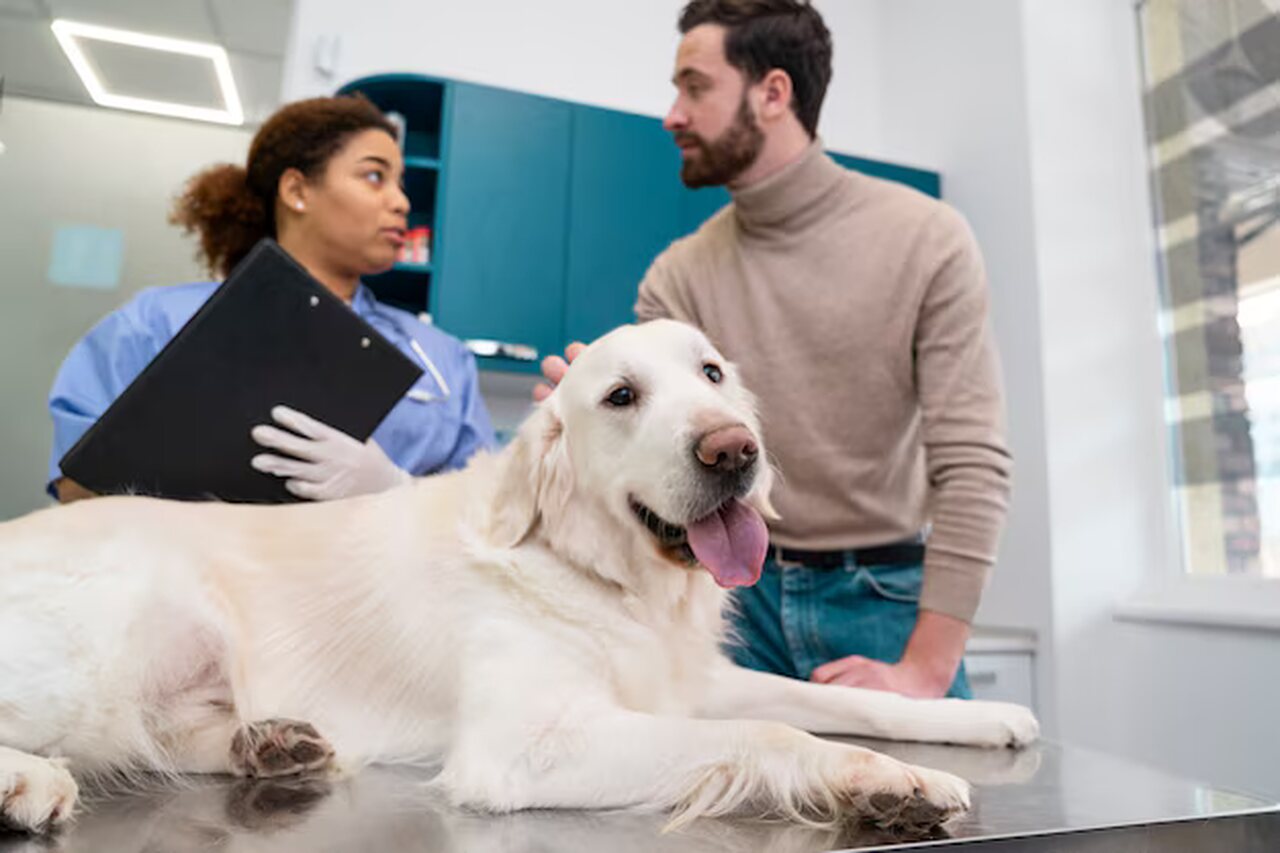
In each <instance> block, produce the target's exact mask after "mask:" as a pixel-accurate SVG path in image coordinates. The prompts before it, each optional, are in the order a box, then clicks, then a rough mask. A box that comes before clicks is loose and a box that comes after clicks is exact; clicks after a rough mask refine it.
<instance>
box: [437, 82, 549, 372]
mask: <svg viewBox="0 0 1280 853" xmlns="http://www.w3.org/2000/svg"><path fill="white" fill-rule="evenodd" d="M446 124H447V128H448V132H447V134H446V136H445V140H444V149H443V151H442V160H443V162H444V164H445V170H444V174H443V185H442V188H441V198H440V208H441V216H440V218H439V230H438V234H439V240H438V248H437V251H436V256H435V264H436V266H437V267H438V273H437V280H436V281H437V283H436V286H435V287H434V288H433V290H432V293H431V315H432V317H433V318H434V320H435V322H436V324H437V325H439V326H440V327H441V328H442V329H444V330H445V331H448V332H449V333H450V334H453V335H456V336H458V337H460V338H462V339H464V340H469V339H475V340H477V341H486V342H494V343H496V344H499V345H503V346H509V347H514V348H527V349H526V350H524V351H525V352H526V358H525V359H524V360H523V361H522V360H518V359H511V358H507V357H504V356H496V357H495V362H494V364H492V365H490V366H495V367H501V368H504V369H513V370H524V371H536V370H537V359H538V358H539V357H541V356H543V355H546V354H548V353H551V352H558V351H559V350H560V349H561V347H562V341H563V325H562V314H563V310H564V288H565V239H566V230H565V229H566V219H567V217H566V213H567V210H568V199H569V154H570V132H571V127H572V107H571V105H570V104H568V103H565V102H563V101H554V100H551V99H548V98H539V97H535V96H532V95H525V94H521V93H518V92H510V91H506V90H503V89H494V88H490V87H488V86H476V85H471V84H467V83H454V84H453V85H452V93H451V98H450V104H449V110H448V114H447V119H446ZM485 346H487V345H486V344H477V345H476V346H475V347H474V348H476V349H478V350H480V351H481V352H484V351H485V350H484V347H485ZM508 351H513V350H508ZM515 351H518V350H515Z"/></svg>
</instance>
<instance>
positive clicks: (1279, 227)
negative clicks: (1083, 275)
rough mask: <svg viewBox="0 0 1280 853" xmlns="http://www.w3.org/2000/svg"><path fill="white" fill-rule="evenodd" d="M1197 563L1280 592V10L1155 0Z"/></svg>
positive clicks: (1168, 253)
mask: <svg viewBox="0 0 1280 853" xmlns="http://www.w3.org/2000/svg"><path fill="white" fill-rule="evenodd" d="M1138 14H1139V16H1140V21H1139V24H1140V31H1141V34H1142V39H1143V55H1144V69H1143V71H1144V75H1145V76H1144V81H1145V86H1146V91H1145V93H1144V95H1145V104H1146V116H1147V142H1148V145H1149V150H1150V154H1151V163H1152V187H1153V195H1154V198H1155V204H1156V211H1155V216H1156V221H1157V227H1158V229H1159V237H1160V240H1159V249H1160V254H1161V258H1160V260H1161V269H1162V283H1161V289H1162V293H1161V301H1162V309H1163V310H1162V316H1161V330H1162V334H1163V338H1164V346H1165V354H1166V377H1167V403H1166V411H1167V419H1168V423H1169V428H1170V430H1171V436H1172V441H1171V443H1170V444H1171V447H1172V449H1173V455H1174V459H1173V473H1174V478H1173V479H1174V483H1175V488H1176V491H1177V495H1176V497H1177V505H1178V510H1179V516H1180V522H1181V529H1182V536H1183V541H1184V552H1185V555H1186V560H1185V565H1186V568H1187V571H1188V572H1189V573H1190V574H1192V575H1239V576H1244V577H1254V578H1259V577H1267V578H1280V0H1215V2H1212V3H1206V2H1203V0H1146V2H1142V3H1140V4H1139V6H1138Z"/></svg>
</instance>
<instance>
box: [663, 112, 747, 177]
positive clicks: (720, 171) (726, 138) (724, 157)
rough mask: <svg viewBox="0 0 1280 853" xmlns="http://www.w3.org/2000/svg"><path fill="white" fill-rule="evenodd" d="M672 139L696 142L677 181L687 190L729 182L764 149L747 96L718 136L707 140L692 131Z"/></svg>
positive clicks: (744, 169) (683, 164)
mask: <svg viewBox="0 0 1280 853" xmlns="http://www.w3.org/2000/svg"><path fill="white" fill-rule="evenodd" d="M675 141H676V142H677V143H680V142H693V143H694V144H695V145H697V152H696V153H695V154H694V156H692V157H689V156H686V157H685V160H684V162H683V163H682V164H681V166H680V180H682V181H684V185H685V186H686V187H689V188H690V189H697V188H698V187H718V186H723V185H724V184H727V183H729V182H730V181H732V180H733V179H734V178H736V177H738V176H739V175H741V174H742V173H743V172H745V171H746V170H747V169H749V168H750V167H751V165H752V164H753V163H755V162H756V158H757V157H759V156H760V151H761V150H762V149H763V148H764V131H762V130H760V125H758V124H756V120H755V116H753V115H752V114H751V107H750V106H749V105H748V104H747V97H746V95H743V96H742V103H740V104H739V105H738V114H737V115H736V116H735V117H734V119H733V124H732V125H730V126H729V129H728V130H726V131H725V132H724V133H722V134H720V138H719V139H717V140H715V141H714V142H710V143H708V142H707V141H706V140H704V139H703V138H702V137H701V136H698V135H697V134H695V133H676V134H675Z"/></svg>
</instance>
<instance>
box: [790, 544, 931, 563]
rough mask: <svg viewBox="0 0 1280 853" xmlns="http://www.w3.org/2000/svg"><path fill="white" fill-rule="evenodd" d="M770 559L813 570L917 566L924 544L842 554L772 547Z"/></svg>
mask: <svg viewBox="0 0 1280 853" xmlns="http://www.w3.org/2000/svg"><path fill="white" fill-rule="evenodd" d="M769 556H770V557H771V558H772V559H774V560H782V561H783V562H784V563H799V564H800V565H802V566H808V567H809V568H812V569H840V568H843V567H844V566H846V565H849V564H853V565H859V566H914V565H916V564H918V563H923V562H924V544H923V543H921V542H917V541H915V540H909V541H906V542H894V543H891V544H889V545H875V546H873V547H870V548H846V549H844V550H842V551H806V550H805V549H803V548H782V547H779V546H778V545H772V544H771V545H770V546H769Z"/></svg>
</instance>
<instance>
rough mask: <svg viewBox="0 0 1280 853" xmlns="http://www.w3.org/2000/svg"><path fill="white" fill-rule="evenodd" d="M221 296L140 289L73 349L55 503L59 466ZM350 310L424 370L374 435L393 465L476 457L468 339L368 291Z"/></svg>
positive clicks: (60, 405) (56, 403)
mask: <svg viewBox="0 0 1280 853" xmlns="http://www.w3.org/2000/svg"><path fill="white" fill-rule="evenodd" d="M217 289H218V282H197V283H194V284H182V285H174V286H168V287H153V288H148V289H146V290H143V291H140V292H139V293H138V294H137V295H135V296H134V297H133V299H131V300H130V301H129V302H127V303H126V304H125V305H124V306H122V307H121V308H119V309H117V310H115V311H113V312H112V313H110V314H108V315H107V316H106V317H104V318H103V319H102V321H101V322H99V323H98V324H97V325H96V326H94V327H93V328H92V329H91V330H89V333H88V334H87V335H85V336H84V337H83V338H82V339H81V340H80V341H79V342H78V343H77V344H76V345H75V346H74V347H72V348H71V352H70V353H68V354H67V357H66V360H65V361H63V362H62V367H61V368H60V369H59V370H58V376H57V378H56V379H54V381H53V388H52V389H50V391H49V412H50V414H52V415H53V452H52V454H51V455H50V458H49V482H48V484H47V486H46V489H47V491H48V492H49V494H50V495H51V496H54V497H56V496H57V495H56V494H55V492H54V489H53V483H54V481H55V480H57V479H59V478H60V477H61V476H62V469H61V468H59V467H58V461H59V460H60V459H62V457H63V455H64V454H65V453H66V452H67V451H68V450H70V449H71V446H72V445H73V444H75V443H76V442H77V441H78V440H79V439H80V436H81V435H83V434H84V433H85V431H86V430H87V429H88V428H89V426H90V425H91V424H92V423H93V422H94V421H96V420H97V419H98V417H99V416H100V415H101V414H102V413H103V412H104V411H106V409H107V407H108V406H109V405H111V402H112V401H113V400H115V398H116V397H118V396H119V395H120V393H121V392H122V391H124V389H125V388H126V387H128V385H129V383H130V382H132V381H133V380H134V378H135V377H137V375H138V374H139V373H141V372H142V369H143V368H144V367H146V366H147V364H148V363H149V362H150V361H151V359H152V358H154V357H155V356H156V354H157V353H158V352H160V350H161V349H162V348H163V347H164V345H165V344H166V343H168V342H169V339H170V338H172V337H173V336H174V335H175V334H177V332H178V330H179V329H181V328H182V327H183V325H185V324H186V322H187V320H189V319H191V316H192V315H193V314H195V313H196V311H197V310H198V309H199V308H200V306H201V305H203V304H204V302H205V300H206V299H208V298H209V297H210V296H212V295H213V292H214V291H215V290H217ZM351 306H352V308H353V309H354V310H355V312H356V314H357V315H359V316H360V317H361V318H362V319H363V320H364V321H365V322H367V323H368V324H369V325H371V326H373V327H374V328H375V329H377V330H378V331H379V332H380V333H382V335H383V336H384V337H386V339H387V340H389V341H390V342H391V343H393V344H395V346H396V347H397V348H398V349H399V350H400V351H401V352H403V353H404V354H405V355H406V356H408V357H409V359H410V360H411V361H412V362H413V363H414V364H417V365H419V366H421V367H422V368H423V373H422V376H421V377H419V379H418V381H417V383H416V384H415V385H414V386H413V388H412V389H410V391H409V393H408V394H406V395H405V396H404V397H403V398H401V400H400V402H398V403H396V405H395V407H394V408H393V409H392V410H391V411H390V412H389V413H388V414H387V416H386V417H385V418H384V419H383V420H382V423H380V424H378V428H377V429H375V430H374V431H373V440H374V441H376V442H377V443H378V444H379V445H380V446H381V447H382V449H383V451H385V452H386V454H387V456H388V457H390V459H391V461H393V462H395V463H396V464H397V465H399V466H400V467H401V468H403V469H404V470H406V471H408V472H409V473H411V474H417V475H421V474H429V473H432V472H435V471H442V470H447V469H451V468H461V467H463V466H464V465H465V464H466V462H467V460H468V459H470V458H471V456H472V454H474V453H475V452H476V451H477V450H481V449H484V448H488V447H492V446H493V427H492V425H491V424H490V422H489V412H488V410H487V409H485V405H484V400H483V399H481V397H480V388H479V380H478V378H477V375H476V361H475V357H474V356H473V355H472V354H471V352H470V351H469V350H467V348H466V347H465V346H463V345H462V342H461V341H459V340H458V339H457V338H454V337H452V336H450V335H447V334H445V333H444V332H442V331H440V330H439V329H436V328H434V327H432V326H429V325H427V324H426V323H424V322H422V321H421V320H419V319H418V318H417V317H415V316H414V315H412V314H410V313H409V312H407V311H402V310H400V309H399V308H392V307H391V306H389V305H382V304H380V303H379V302H378V301H377V300H376V299H375V298H374V296H373V293H371V292H370V291H369V289H368V288H367V287H365V286H363V285H361V286H360V287H358V288H357V290H356V294H355V297H354V299H352V303H351ZM414 342H416V343H417V347H415V346H414ZM417 350H421V352H418V351H417ZM423 356H425V357H426V359H427V361H429V362H430V366H429V365H428V364H427V363H424V360H423ZM431 366H434V368H435V371H434V372H433V371H432V369H431ZM437 373H438V374H439V375H438V376H437V375H436V374H437Z"/></svg>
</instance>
